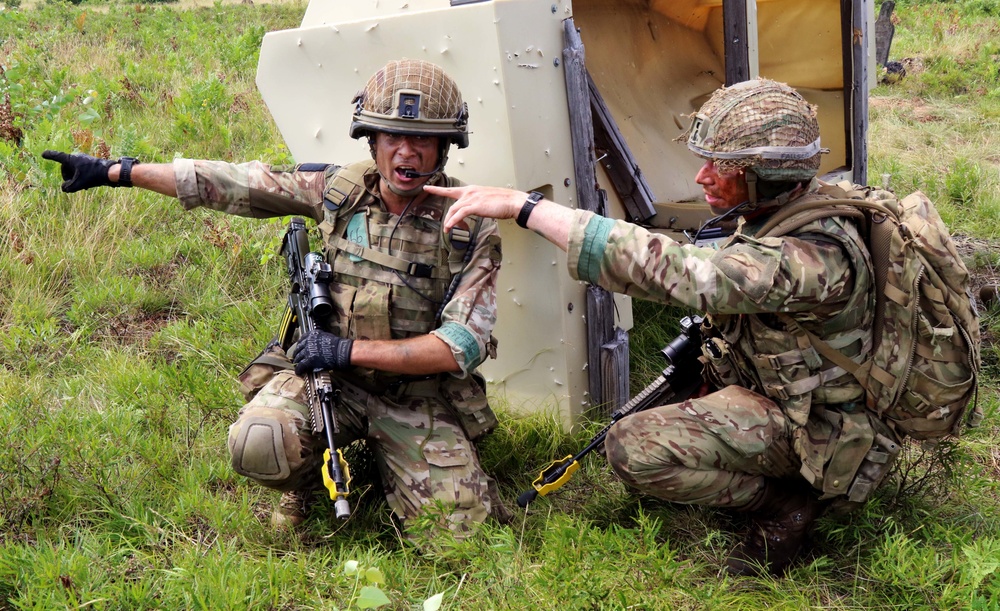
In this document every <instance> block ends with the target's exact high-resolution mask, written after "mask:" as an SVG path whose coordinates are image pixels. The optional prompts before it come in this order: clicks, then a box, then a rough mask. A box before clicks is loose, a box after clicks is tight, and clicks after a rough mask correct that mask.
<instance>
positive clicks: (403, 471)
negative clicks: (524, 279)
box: [43, 59, 501, 535]
mask: <svg viewBox="0 0 1000 611" xmlns="http://www.w3.org/2000/svg"><path fill="white" fill-rule="evenodd" d="M353 103H354V104H355V111H354V117H353V120H352V122H351V126H350V135H351V137H352V138H366V139H367V141H368V145H369V147H370V150H371V156H372V160H369V161H363V162H359V163H353V164H349V165H343V166H340V165H332V164H326V163H305V164H299V165H296V166H294V167H276V166H269V165H266V164H263V163H260V162H251V163H244V164H239V165H237V164H232V163H226V162H222V161H195V160H190V159H177V160H176V161H174V162H173V163H172V164H151V163H139V162H138V161H137V160H135V159H131V158H122V159H120V160H116V161H112V160H105V159H97V158H94V157H90V156H88V155H81V154H66V153H61V152H55V151H46V152H45V153H44V155H43V156H44V157H45V158H46V159H51V160H54V161H57V162H59V163H60V164H62V175H63V178H64V182H63V185H62V188H63V190H64V191H66V192H68V193H71V192H74V191H78V190H81V189H89V188H93V187H98V186H111V187H132V186H135V187H141V188H144V189H149V190H152V191H156V192H158V193H162V194H164V195H168V196H171V197H177V198H178V199H180V201H181V203H182V204H183V205H184V206H185V207H186V208H189V209H190V208H195V207H198V206H204V207H208V208H211V209H214V210H219V211H222V212H226V213H229V214H237V215H241V216H247V217H253V218H267V217H277V216H285V215H293V214H294V215H301V216H305V217H308V218H311V219H313V220H314V221H315V222H316V223H317V224H318V227H319V231H320V233H321V234H322V242H323V251H324V258H325V260H326V261H327V262H328V263H329V264H330V266H331V268H332V271H333V279H332V281H331V283H330V292H331V295H332V300H333V306H334V307H333V314H332V316H331V317H330V320H328V321H325V323H326V324H325V330H322V331H320V330H317V331H314V332H313V333H310V334H309V335H307V336H305V337H302V338H300V339H299V341H298V343H297V345H296V348H295V349H294V352H293V354H294V362H293V361H292V360H289V358H288V356H286V354H285V353H284V351H283V350H282V349H281V347H280V346H277V345H274V344H273V343H272V345H270V346H268V347H267V348H266V349H265V350H264V351H263V352H262V354H261V355H260V356H259V357H258V358H257V359H256V360H255V361H254V362H252V363H251V364H250V365H249V366H248V367H247V368H246V370H245V371H244V372H243V374H242V375H241V376H240V380H241V383H242V389H243V391H244V393H245V396H246V399H247V403H246V405H244V406H243V408H242V409H241V410H240V412H239V417H238V418H237V420H236V422H235V423H233V425H232V426H231V427H230V431H229V449H230V452H231V456H232V465H233V469H234V470H236V471H237V472H238V473H240V474H242V475H245V476H246V477H248V478H250V479H252V480H254V481H256V482H258V483H260V484H261V485H264V486H267V487H270V488H274V489H277V490H281V491H282V492H283V493H284V494H283V495H282V497H281V502H280V504H279V507H278V509H277V510H276V511H275V514H274V521H275V522H276V523H278V524H293V525H295V524H298V523H300V522H301V521H302V520H303V519H305V517H306V510H307V509H308V506H309V501H310V500H311V499H312V498H313V492H314V491H316V490H317V489H318V488H319V487H320V485H321V484H320V463H321V461H322V455H323V451H324V449H325V445H326V443H325V439H324V438H323V436H322V435H316V434H314V432H313V430H312V423H311V421H310V410H309V407H308V403H309V402H308V400H307V399H306V397H305V394H304V393H305V392H306V389H305V382H304V380H303V378H302V375H303V374H305V373H306V372H313V371H325V370H330V371H332V372H333V377H334V378H335V379H336V380H337V384H338V386H339V387H341V389H342V392H341V395H340V396H341V399H342V401H341V405H340V407H339V409H338V413H337V419H338V420H339V423H340V433H339V434H338V436H337V439H336V440H335V441H336V443H337V444H338V446H340V447H342V446H346V445H347V444H349V443H350V442H351V441H354V440H357V439H364V440H366V442H367V443H368V444H369V447H370V448H371V449H372V450H373V452H374V454H375V457H376V462H377V464H378V468H379V472H380V475H381V479H382V484H383V487H384V491H385V496H386V499H387V500H388V503H389V506H390V507H391V509H392V510H393V512H394V514H395V515H396V516H397V517H398V518H400V519H401V520H403V522H404V525H405V524H406V523H407V521H408V520H411V519H412V518H414V517H417V516H421V515H425V514H426V513H427V510H428V509H429V508H430V507H434V511H435V512H438V513H437V514H435V515H438V514H440V516H441V520H442V521H443V522H444V526H447V527H448V528H450V529H452V530H453V531H455V532H456V533H457V534H459V535H463V534H464V533H465V532H467V531H468V530H469V529H470V528H471V526H472V525H473V524H475V523H477V522H482V521H483V520H485V519H486V518H487V516H489V515H490V514H491V513H494V514H495V513H496V512H497V511H498V510H499V509H501V508H499V507H498V498H497V497H496V496H495V494H493V493H491V490H490V488H491V480H490V479H489V478H488V477H487V475H486V474H485V473H484V472H483V469H482V467H481V466H480V462H479V458H478V455H477V450H476V447H475V445H474V441H475V440H476V439H477V438H479V437H481V436H483V435H485V434H486V433H487V432H489V431H490V430H491V429H492V427H493V426H494V425H495V424H496V420H495V417H494V415H493V412H492V410H491V409H490V407H489V405H488V404H487V401H486V396H485V392H484V383H483V380H482V377H481V376H480V375H479V374H478V372H477V368H478V366H479V365H480V364H481V363H482V362H483V361H484V360H485V359H486V358H487V357H489V356H493V355H494V354H495V340H493V339H492V335H491V334H492V330H493V326H494V324H495V322H496V307H495V297H496V276H497V273H498V270H499V267H500V239H499V234H498V231H497V226H496V223H495V222H494V221H493V220H492V219H480V218H477V217H474V216H468V215H466V216H465V218H463V220H462V221H460V222H457V223H452V224H451V225H450V226H449V228H448V230H447V231H443V230H442V220H443V217H444V214H445V212H446V210H447V207H448V205H450V203H451V201H450V200H449V199H447V198H444V197H441V196H438V195H434V194H431V193H429V192H425V191H423V190H422V187H423V186H425V185H439V186H446V187H455V186H458V185H460V184H461V183H459V181H457V180H455V179H453V178H450V177H448V176H447V175H445V174H444V173H443V170H444V166H445V163H446V162H447V159H448V151H449V149H450V147H451V146H452V145H453V144H454V145H457V146H458V147H460V148H462V147H465V146H468V143H469V138H468V128H467V121H468V109H467V106H466V104H465V103H464V102H463V100H462V95H461V92H460V91H459V89H458V87H457V85H456V84H455V82H454V81H453V80H452V79H451V78H450V77H449V76H448V75H447V74H446V73H445V72H444V71H443V70H442V69H441V68H440V67H438V66H436V65H434V64H431V63H429V62H426V61H418V60H405V59H404V60H400V61H391V62H389V63H388V64H386V65H385V66H384V67H383V68H382V69H380V70H378V71H377V72H376V73H375V74H374V75H372V77H371V79H369V81H368V83H367V85H366V87H365V88H364V89H363V90H362V91H360V92H359V93H358V94H357V96H356V97H355V99H354V101H353ZM491 497H492V498H491Z"/></svg>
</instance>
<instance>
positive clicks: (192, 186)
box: [174, 159, 201, 210]
mask: <svg viewBox="0 0 1000 611" xmlns="http://www.w3.org/2000/svg"><path fill="white" fill-rule="evenodd" d="M174 182H175V184H176V187H177V199H179V200H180V201H181V204H182V205H183V206H184V209H185V210H190V209H192V208H197V207H198V206H200V205H201V197H199V195H198V177H197V175H196V174H195V171H194V159H174Z"/></svg>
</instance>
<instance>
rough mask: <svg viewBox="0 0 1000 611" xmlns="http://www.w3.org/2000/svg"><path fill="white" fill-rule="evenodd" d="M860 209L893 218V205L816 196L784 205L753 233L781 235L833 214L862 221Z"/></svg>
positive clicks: (863, 216) (862, 211)
mask: <svg viewBox="0 0 1000 611" xmlns="http://www.w3.org/2000/svg"><path fill="white" fill-rule="evenodd" d="M864 210H870V211H871V212H872V213H874V214H878V215H883V216H886V217H892V218H896V217H897V215H896V211H895V210H894V209H893V208H891V207H889V206H888V205H886V204H884V203H880V202H870V201H868V200H864V199H853V198H844V199H816V200H812V201H806V202H799V203H792V204H787V205H785V206H783V207H782V208H779V209H778V211H777V212H775V213H774V215H772V216H771V218H770V219H768V221H767V223H765V224H764V226H763V227H761V229H760V230H759V231H758V232H757V235H758V236H761V237H777V236H783V235H787V234H789V233H791V232H793V231H795V230H796V229H799V228H801V227H803V226H805V225H807V224H809V223H811V222H813V221H816V220H819V219H822V218H829V217H834V216H841V217H851V218H855V219H859V220H864V219H865V212H864Z"/></svg>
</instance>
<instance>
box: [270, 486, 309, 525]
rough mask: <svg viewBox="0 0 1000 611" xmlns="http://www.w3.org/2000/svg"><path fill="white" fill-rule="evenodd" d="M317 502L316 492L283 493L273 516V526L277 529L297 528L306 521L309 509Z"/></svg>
mask: <svg viewBox="0 0 1000 611" xmlns="http://www.w3.org/2000/svg"><path fill="white" fill-rule="evenodd" d="M315 501H316V494H315V491H314V490H289V491H288V492H282V493H281V500H279V501H278V506H277V507H276V508H275V509H274V513H272V514H271V525H272V526H275V527H277V528H295V527H296V526H298V525H299V524H302V523H303V522H305V520H306V516H307V515H308V513H309V508H310V507H312V505H313V504H314V503H315Z"/></svg>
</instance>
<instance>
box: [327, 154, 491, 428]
mask: <svg viewBox="0 0 1000 611" xmlns="http://www.w3.org/2000/svg"><path fill="white" fill-rule="evenodd" d="M327 171H328V176H327V192H326V197H325V202H324V219H323V222H322V223H320V225H319V229H320V232H321V234H322V236H323V244H324V247H325V249H326V253H325V255H326V260H327V262H328V263H329V264H330V267H331V268H332V271H333V279H332V281H331V282H330V294H331V296H332V300H333V302H334V313H333V315H332V317H331V319H330V320H329V321H328V322H327V329H329V330H330V331H331V332H332V333H336V334H338V335H340V336H341V337H350V338H353V339H371V340H388V339H406V338H409V337H415V336H419V335H425V334H427V333H429V332H431V331H433V330H434V329H436V328H437V327H438V325H439V324H440V320H439V319H440V312H441V310H442V309H443V307H444V305H445V303H446V302H447V301H448V300H449V299H450V298H451V296H450V293H451V292H452V291H453V290H454V288H453V287H454V286H456V285H457V283H458V281H459V280H460V278H461V275H460V274H461V271H462V269H463V268H464V267H465V265H466V263H467V262H468V260H469V257H470V256H471V254H472V251H473V250H474V248H475V243H476V240H477V238H478V234H479V229H480V226H481V225H480V221H479V219H477V218H474V217H468V218H466V219H465V226H466V227H467V229H460V228H458V227H456V228H453V229H452V230H451V231H449V232H448V233H447V234H444V233H442V230H441V222H442V220H443V218H444V214H445V212H447V210H448V207H449V206H450V204H451V200H447V199H444V198H437V197H430V198H427V199H425V200H424V202H422V203H421V204H420V205H419V206H417V207H415V208H413V209H410V210H407V211H406V212H405V213H404V216H403V217H398V216H395V215H391V214H389V213H388V212H386V211H385V210H383V209H382V206H381V205H379V202H378V201H377V200H376V198H375V197H374V196H372V195H371V194H370V193H369V192H368V191H367V189H366V186H365V177H366V176H368V177H371V176H373V175H374V174H375V173H376V169H375V163H374V162H373V161H366V162H361V163H355V164H351V165H347V166H342V167H336V166H331V167H330V168H329V169H328V170H327ZM460 184H461V183H460V182H459V181H457V180H455V179H453V178H448V179H447V181H446V183H445V184H444V185H443V186H447V187H454V186H459V185H460ZM352 373H354V374H356V375H357V376H358V377H359V378H360V381H361V382H363V385H364V387H365V388H367V389H371V390H372V391H373V392H377V393H379V394H382V393H384V392H385V391H386V390H388V389H392V388H394V387H395V388H398V387H399V384H402V383H414V380H413V376H403V375H399V374H393V373H387V372H381V371H374V370H370V369H368V370H365V369H360V368H355V369H354V370H352ZM429 378H432V379H436V381H437V383H438V390H439V392H440V393H441V396H442V398H443V399H444V400H445V401H446V402H447V403H448V404H449V405H450V406H451V407H452V410H453V411H454V413H455V414H456V416H457V417H458V419H459V421H460V422H461V424H462V427H463V428H464V429H465V431H466V433H467V434H468V436H469V438H470V439H476V438H478V437H480V436H482V435H484V434H485V433H487V432H489V431H490V430H491V429H492V428H493V427H494V426H496V417H495V415H494V414H493V411H492V410H491V409H490V407H489V404H488V403H487V400H486V394H485V388H484V387H485V383H484V382H483V380H482V377H481V376H480V375H479V374H478V373H477V372H472V373H470V375H469V376H467V377H465V378H461V379H460V378H456V377H455V376H452V375H448V374H443V375H441V376H429ZM424 379H426V381H425V382H419V381H418V382H416V383H417V384H420V385H421V387H426V386H427V384H428V383H429V384H431V385H433V384H434V382H433V381H431V379H427V378H424Z"/></svg>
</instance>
